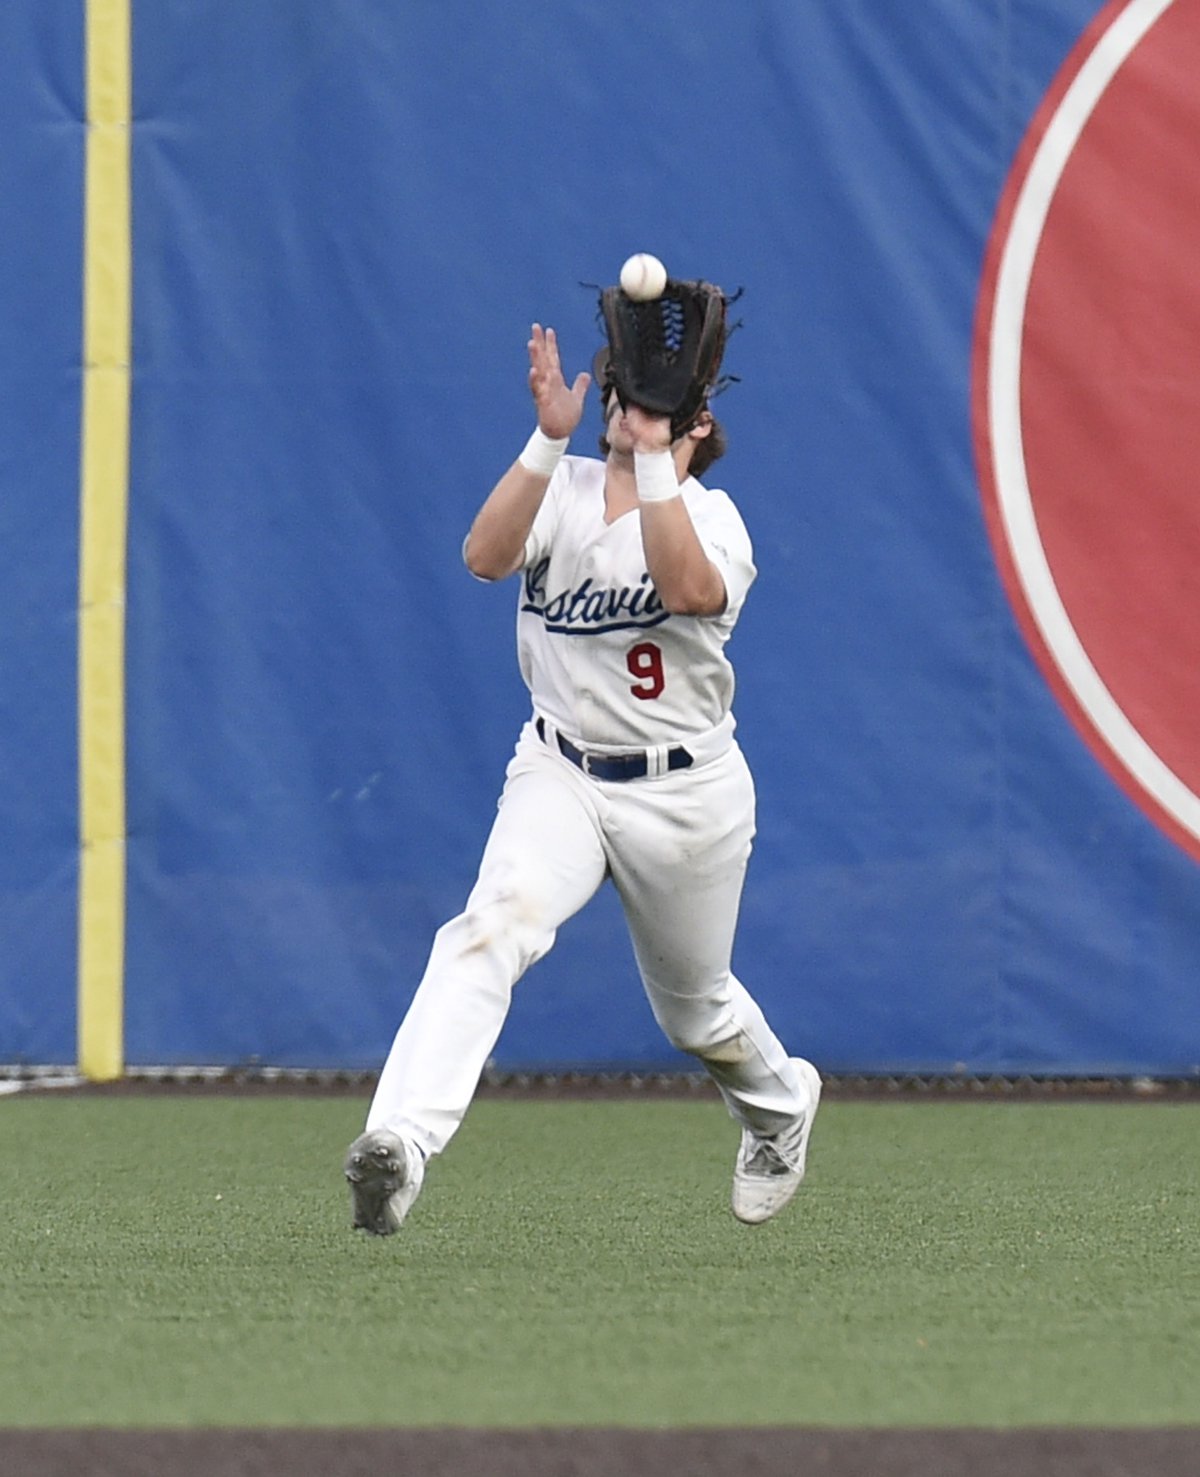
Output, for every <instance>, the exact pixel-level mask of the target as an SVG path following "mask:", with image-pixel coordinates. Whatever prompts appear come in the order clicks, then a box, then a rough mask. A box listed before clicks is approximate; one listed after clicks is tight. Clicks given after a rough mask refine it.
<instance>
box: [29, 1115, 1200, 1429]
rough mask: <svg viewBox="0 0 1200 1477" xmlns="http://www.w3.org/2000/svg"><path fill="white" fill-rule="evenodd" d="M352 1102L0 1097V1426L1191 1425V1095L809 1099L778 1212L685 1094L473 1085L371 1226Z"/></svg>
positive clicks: (1195, 1332) (1199, 1339)
mask: <svg viewBox="0 0 1200 1477" xmlns="http://www.w3.org/2000/svg"><path fill="white" fill-rule="evenodd" d="M364 1109H365V1100H363V1101H361V1102H360V1101H358V1100H356V1099H346V1098H324V1099H323V1098H305V1097H284V1096H280V1097H278V1098H274V1097H267V1098H217V1097H213V1098H211V1099H209V1098H206V1097H198V1098H197V1097H165V1096H153V1097H145V1098H133V1097H130V1098H126V1097H112V1098H106V1097H87V1096H78V1097H75V1096H72V1097H66V1096H64V1097H55V1096H51V1095H44V1094H43V1095H37V1096H32V1095H31V1096H19V1097H15V1098H8V1099H3V1100H0V1154H2V1162H3V1165H4V1183H5V1198H4V1221H5V1227H6V1236H5V1247H4V1254H3V1261H2V1267H3V1271H2V1273H0V1327H2V1328H3V1331H4V1336H3V1339H2V1340H0V1426H39V1425H46V1426H74V1425H89V1424H100V1425H214V1424H224V1425H235V1424H250V1425H286V1424H295V1423H300V1424H311V1425H342V1424H346V1425H349V1424H355V1425H362V1424H369V1425H388V1426H395V1425H401V1426H403V1425H437V1424H455V1425H487V1424H497V1425H506V1426H526V1425H578V1424H583V1425H608V1424H616V1425H626V1426H660V1425H738V1426H745V1425H765V1424H780V1423H782V1424H789V1425H790V1424H805V1425H809V1424H828V1425H886V1424H900V1425H924V1424H934V1425H940V1424H950V1425H997V1426H1007V1425H1026V1424H1039V1425H1041V1424H1101V1425H1108V1426H1112V1425H1142V1424H1145V1425H1150V1424H1194V1423H1196V1422H1197V1421H1198V1420H1200V1256H1198V1255H1197V1248H1198V1240H1200V1237H1198V1230H1197V1226H1198V1212H1200V1196H1198V1195H1197V1184H1198V1181H1200V1107H1198V1106H1196V1105H1193V1104H1183V1105H1174V1106H1172V1105H1153V1104H1130V1103H1125V1104H1118V1103H1094V1104H1091V1103H1088V1104H1067V1103H1059V1104H1044V1103H1020V1104H1013V1103H978V1102H966V1103H963V1102H959V1103H944V1102H928V1101H924V1102H879V1103H875V1102H871V1103H845V1102H840V1103H839V1102H836V1101H833V1102H828V1103H827V1105H826V1106H825V1107H824V1108H823V1109H822V1111H821V1116H820V1118H819V1119H818V1121H817V1127H816V1130H815V1132H814V1135H813V1144H812V1151H811V1157H810V1168H809V1178H808V1181H807V1183H806V1184H805V1186H804V1188H803V1190H802V1191H801V1193H800V1196H799V1197H798V1199H797V1200H796V1201H795V1202H794V1203H793V1205H792V1206H791V1207H790V1209H789V1210H788V1211H787V1212H786V1213H785V1214H784V1216H783V1217H782V1218H781V1219H780V1220H778V1221H776V1222H773V1223H771V1224H769V1225H766V1226H763V1227H758V1228H750V1227H745V1226H741V1225H739V1224H738V1223H737V1222H735V1221H734V1220H733V1218H732V1217H731V1215H730V1214H729V1211H728V1208H727V1196H728V1180H729V1172H730V1167H731V1164H732V1158H733V1154H734V1150H735V1146H736V1130H735V1129H734V1126H733V1124H732V1123H731V1121H730V1120H729V1119H728V1118H727V1117H726V1115H725V1113H724V1110H723V1109H722V1108H721V1107H720V1105H719V1104H718V1103H716V1101H715V1100H714V1101H708V1100H700V1101H695V1102H691V1101H684V1102H679V1101H645V1102H604V1103H578V1102H574V1103H572V1102H566V1103H559V1102H537V1101H497V1100H481V1101H480V1102H478V1103H477V1104H476V1105H475V1107H474V1108H473V1109H472V1111H471V1114H470V1115H469V1117H468V1120H467V1123H466V1125H465V1126H464V1128H463V1130H462V1132H461V1133H460V1135H459V1137H458V1138H457V1139H456V1140H455V1142H454V1144H453V1145H452V1147H451V1149H450V1151H449V1152H448V1154H447V1155H446V1156H445V1157H444V1158H443V1159H441V1160H439V1161H436V1162H435V1164H434V1165H433V1167H432V1168H431V1170H430V1173H429V1176H428V1178H427V1180H426V1187H425V1191H424V1194H423V1195H422V1198H421V1200H420V1201H419V1202H418V1205H417V1207H416V1209H415V1210H414V1212H413V1214H412V1216H411V1218H410V1220H409V1222H408V1224H407V1225H406V1226H405V1228H404V1231H403V1232H402V1233H401V1235H399V1236H396V1237H393V1238H390V1239H388V1240H372V1239H368V1238H364V1237H362V1236H361V1234H358V1235H356V1234H354V1233H352V1232H351V1231H350V1230H349V1228H348V1219H347V1201H346V1197H345V1194H344V1187H343V1184H342V1181H341V1174H340V1165H341V1157H342V1152H343V1149H344V1147H345V1144H346V1143H347V1142H348V1141H349V1139H350V1138H352V1137H353V1136H354V1134H355V1133H357V1132H358V1130H359V1128H360V1126H361V1120H362V1116H363V1112H364Z"/></svg>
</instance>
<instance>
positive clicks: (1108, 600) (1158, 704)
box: [972, 0, 1200, 860]
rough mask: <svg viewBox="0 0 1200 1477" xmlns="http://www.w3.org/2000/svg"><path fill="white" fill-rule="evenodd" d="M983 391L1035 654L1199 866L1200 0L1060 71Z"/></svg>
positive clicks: (986, 315) (986, 436)
mask: <svg viewBox="0 0 1200 1477" xmlns="http://www.w3.org/2000/svg"><path fill="white" fill-rule="evenodd" d="M972 395H973V406H972V419H973V428H974V438H975V448H976V456H977V461H978V467H979V474H980V481H981V484H982V489H983V497H984V504H985V510H986V513H987V519H988V528H989V532H990V534H991V538H992V542H993V545H994V548H995V551H996V557H997V560H998V562H999V565H1000V569H1001V573H1002V575H1003V578H1004V582H1005V586H1006V588H1007V590H1008V593H1009V597H1010V599H1011V600H1012V603H1013V606H1014V608H1015V610H1016V612H1017V616H1018V619H1019V620H1020V622H1021V625H1022V628H1023V630H1024V632H1025V635H1026V637H1027V639H1028V641H1029V643H1030V645H1031V647H1032V649H1033V651H1034V654H1035V656H1036V657H1037V659H1038V662H1039V664H1040V665H1041V667H1042V669H1043V671H1044V672H1045V674H1046V677H1047V679H1048V681H1049V682H1050V684H1051V686H1052V687H1053V689H1054V691H1055V693H1056V694H1057V696H1058V698H1059V700H1060V701H1061V703H1062V704H1063V706H1064V707H1065V708H1066V710H1067V712H1068V713H1069V714H1070V716H1071V718H1072V720H1073V721H1074V723H1075V724H1076V726H1077V727H1078V728H1079V730H1080V731H1081V733H1082V734H1083V735H1084V737H1085V738H1086V740H1087V742H1088V743H1089V744H1090V745H1091V747H1092V749H1093V750H1094V751H1095V753H1096V755H1097V756H1098V757H1099V759H1100V760H1101V762H1102V763H1103V764H1104V765H1105V766H1106V767H1107V768H1108V770H1109V771H1110V773H1112V774H1113V776H1114V777H1115V778H1116V779H1117V781H1118V783H1120V784H1121V785H1122V786H1123V788H1124V789H1125V790H1126V791H1127V792H1128V793H1129V794H1130V795H1131V796H1132V798H1133V799H1134V800H1135V801H1136V802H1137V803H1138V804H1139V805H1140V806H1141V807H1142V808H1143V810H1145V812H1146V813H1147V814H1148V815H1150V816H1151V818H1152V819H1153V820H1154V821H1155V822H1156V824H1158V825H1159V826H1160V827H1161V828H1162V829H1163V830H1164V831H1166V832H1167V833H1168V834H1169V835H1170V836H1171V837H1172V838H1173V839H1174V840H1175V841H1176V842H1178V843H1179V844H1180V845H1181V846H1183V847H1184V848H1185V849H1186V850H1187V851H1188V852H1190V853H1191V855H1192V856H1194V857H1195V858H1196V859H1197V860H1200V0H1117V3H1113V4H1110V5H1108V6H1106V7H1105V8H1104V9H1103V10H1102V11H1101V12H1100V13H1099V15H1098V16H1097V17H1096V19H1095V21H1094V22H1093V23H1092V25H1091V26H1090V27H1089V28H1088V30H1087V31H1086V32H1085V33H1084V35H1083V37H1082V38H1081V40H1080V42H1079V44H1078V45H1077V46H1076V47H1075V49H1074V51H1073V52H1072V54H1071V56H1070V57H1069V58H1068V60H1067V62H1066V64H1065V66H1064V67H1063V69H1062V71H1061V72H1060V74H1059V75H1058V77H1057V78H1056V79H1055V82H1054V84H1053V86H1052V87H1051V89H1050V91H1049V93H1048V94H1047V96H1046V97H1045V99H1044V100H1043V102H1042V105H1041V107H1040V108H1039V109H1038V112H1037V114H1036V115H1035V117H1034V119H1033V122H1032V124H1031V126H1030V129H1029V132H1028V134H1027V135H1026V137H1025V140H1024V142H1023V143H1022V145H1021V148H1020V150H1019V151H1018V154H1017V157H1016V161H1015V163H1014V166H1013V170H1012V173H1011V175H1010V177H1009V180H1008V183H1007V185H1006V187H1005V190H1004V193H1003V196H1002V198H1001V202H1000V207H999V210H998V213H997V218H996V223H995V226H994V228H993V231H992V236H991V240H990V242H989V246H988V251H987V256H986V259H985V263H984V272H983V279H982V285H981V294H980V302H979V311H978V316H977V320H976V328H975V344H974V362H973V366H972Z"/></svg>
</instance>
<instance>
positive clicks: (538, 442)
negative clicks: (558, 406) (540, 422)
mask: <svg viewBox="0 0 1200 1477" xmlns="http://www.w3.org/2000/svg"><path fill="white" fill-rule="evenodd" d="M570 439H571V438H570V436H563V437H562V439H561V440H555V439H554V437H552V436H547V435H545V434H544V433H543V431H542V429H541V427H540V426H539V427H537V429H536V430H535V431H534V433H533V435H532V436H530V438H529V440H528V441H527V442H526V443H525V450H524V451H523V452H522V453H521V455H520V456H519V457H518V458H517V460H518V461H519V462H520V463H521V465H522V466H523V467H524V468H525V470H526V471H527V472H534V473H536V474H537V476H539V477H552V476H553V475H554V469H555V467H557V466H558V464H559V462H560V461H562V458H563V452H564V451H566V449H567V443H568V441H570Z"/></svg>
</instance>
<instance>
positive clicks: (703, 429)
mask: <svg viewBox="0 0 1200 1477" xmlns="http://www.w3.org/2000/svg"><path fill="white" fill-rule="evenodd" d="M712 429H713V415H712V411H711V410H702V411H701V412H700V414H699V416H697V418H696V424H695V425H694V426H693V427H692V428H691V430H690V431H689V432H688V435H689V436H691V437H692V438H693V439H694V440H696V441H703V440H704V438H705V437H706V436H711V435H712Z"/></svg>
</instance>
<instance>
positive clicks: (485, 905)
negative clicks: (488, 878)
mask: <svg viewBox="0 0 1200 1477" xmlns="http://www.w3.org/2000/svg"><path fill="white" fill-rule="evenodd" d="M553 940H554V933H553V931H552V930H549V929H547V927H546V923H545V913H544V909H542V908H541V907H540V906H539V905H538V903H537V901H536V899H534V898H533V897H531V896H530V895H529V894H527V893H523V892H522V891H521V890H520V889H519V888H516V887H512V888H506V889H503V890H501V891H498V892H496V893H495V894H493V895H492V896H491V897H489V898H487V899H486V900H479V901H474V902H472V903H470V904H468V906H467V907H466V908H465V909H464V911H463V912H462V913H460V914H459V916H458V917H457V918H453V919H451V920H450V922H449V923H447V924H444V925H443V927H442V928H441V929H439V930H438V944H439V946H440V947H442V948H444V949H447V950H449V951H451V952H452V953H453V954H454V955H456V956H457V958H458V959H459V960H460V961H461V962H463V963H468V962H470V961H471V960H472V959H473V958H477V957H479V956H481V955H490V954H498V955H502V956H504V958H505V959H506V960H511V962H512V967H513V968H515V969H516V970H518V971H523V970H525V969H528V967H529V966H530V965H531V964H533V963H534V962H535V961H536V960H537V959H540V958H541V957H542V955H543V954H544V953H545V952H546V950H547V949H548V948H549V947H550V944H551V943H552V942H553Z"/></svg>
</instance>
